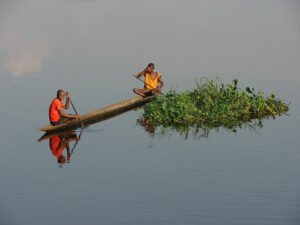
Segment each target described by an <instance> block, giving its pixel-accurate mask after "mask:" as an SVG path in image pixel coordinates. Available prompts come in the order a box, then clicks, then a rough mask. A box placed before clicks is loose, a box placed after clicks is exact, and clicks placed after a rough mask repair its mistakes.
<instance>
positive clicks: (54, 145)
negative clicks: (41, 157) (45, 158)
mask: <svg viewBox="0 0 300 225" xmlns="http://www.w3.org/2000/svg"><path fill="white" fill-rule="evenodd" d="M77 140H79V138H77V135H76V134H72V135H69V136H66V137H63V136H59V135H54V136H52V137H51V138H50V139H49V147H50V150H51V152H52V154H53V155H54V156H55V157H56V158H57V162H58V163H59V164H64V163H66V157H65V156H64V155H63V151H64V149H65V148H66V149H67V162H69V161H70V159H71V153H70V145H69V142H71V141H77Z"/></svg>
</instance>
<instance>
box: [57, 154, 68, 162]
mask: <svg viewBox="0 0 300 225" xmlns="http://www.w3.org/2000/svg"><path fill="white" fill-rule="evenodd" d="M57 162H58V164H65V163H66V157H65V156H63V155H61V156H59V157H58V159H57Z"/></svg>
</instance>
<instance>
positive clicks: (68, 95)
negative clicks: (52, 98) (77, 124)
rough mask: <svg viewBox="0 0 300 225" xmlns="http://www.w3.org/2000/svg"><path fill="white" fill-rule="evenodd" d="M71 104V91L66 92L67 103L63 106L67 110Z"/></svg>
mask: <svg viewBox="0 0 300 225" xmlns="http://www.w3.org/2000/svg"><path fill="white" fill-rule="evenodd" d="M69 106H70V94H69V92H67V93H66V104H65V105H63V108H64V109H65V110H68V109H69Z"/></svg>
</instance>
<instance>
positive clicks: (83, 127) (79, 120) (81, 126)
mask: <svg viewBox="0 0 300 225" xmlns="http://www.w3.org/2000/svg"><path fill="white" fill-rule="evenodd" d="M69 100H70V103H71V105H72V108H73V109H74V111H75V113H76V115H78V112H77V110H76V108H75V106H74V104H73V102H72V100H71V98H70V97H69ZM79 121H80V123H81V127H82V128H84V125H83V123H82V121H81V119H80V118H79Z"/></svg>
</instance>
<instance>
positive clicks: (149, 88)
mask: <svg viewBox="0 0 300 225" xmlns="http://www.w3.org/2000/svg"><path fill="white" fill-rule="evenodd" d="M142 76H143V77H144V78H145V85H144V88H143V89H139V88H134V89H133V92H134V93H136V94H137V95H140V96H142V97H147V96H151V95H154V94H156V93H157V92H160V91H161V89H162V87H163V86H164V82H163V80H162V78H161V75H160V73H158V72H154V64H153V63H149V65H148V66H147V67H146V69H144V70H143V71H142V72H140V73H139V74H138V75H137V76H136V78H137V79H139V78H141V77H142Z"/></svg>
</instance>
